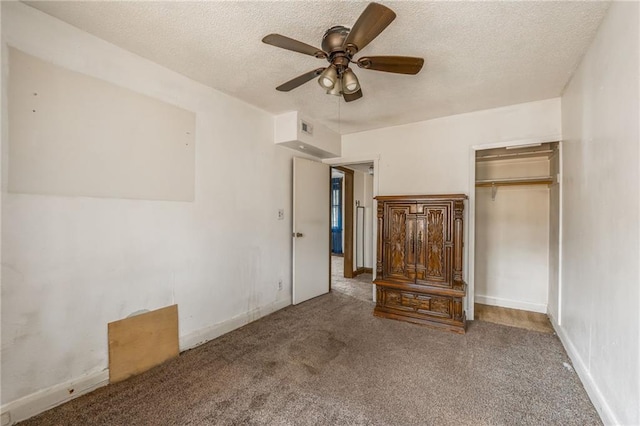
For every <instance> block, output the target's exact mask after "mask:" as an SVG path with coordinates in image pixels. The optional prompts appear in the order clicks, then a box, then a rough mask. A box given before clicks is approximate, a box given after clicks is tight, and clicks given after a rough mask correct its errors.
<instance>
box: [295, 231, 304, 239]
mask: <svg viewBox="0 0 640 426" xmlns="http://www.w3.org/2000/svg"><path fill="white" fill-rule="evenodd" d="M303 236H304V235H302V233H300V232H294V233H293V237H294V238H299V237H303Z"/></svg>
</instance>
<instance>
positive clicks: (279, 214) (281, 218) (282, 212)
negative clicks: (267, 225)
mask: <svg viewBox="0 0 640 426" xmlns="http://www.w3.org/2000/svg"><path fill="white" fill-rule="evenodd" d="M278 220H284V209H278Z"/></svg>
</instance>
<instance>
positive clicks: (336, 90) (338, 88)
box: [327, 79, 342, 96]
mask: <svg viewBox="0 0 640 426" xmlns="http://www.w3.org/2000/svg"><path fill="white" fill-rule="evenodd" d="M327 95H334V96H340V95H342V80H341V79H338V80H337V81H336V84H334V85H333V88H331V89H330V90H327Z"/></svg>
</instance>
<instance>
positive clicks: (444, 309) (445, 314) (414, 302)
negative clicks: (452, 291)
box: [377, 287, 454, 319]
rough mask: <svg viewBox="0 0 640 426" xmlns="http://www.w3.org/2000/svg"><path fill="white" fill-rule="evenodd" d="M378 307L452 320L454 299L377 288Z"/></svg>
mask: <svg viewBox="0 0 640 426" xmlns="http://www.w3.org/2000/svg"><path fill="white" fill-rule="evenodd" d="M377 299H378V302H377V304H378V305H379V306H384V307H385V308H390V309H394V310H398V311H402V312H415V313H417V314H426V315H429V316H433V317H441V318H450V319H453V318H454V298H453V297H449V296H436V295H431V294H424V293H414V292H410V291H401V290H395V289H388V288H384V287H378V298H377Z"/></svg>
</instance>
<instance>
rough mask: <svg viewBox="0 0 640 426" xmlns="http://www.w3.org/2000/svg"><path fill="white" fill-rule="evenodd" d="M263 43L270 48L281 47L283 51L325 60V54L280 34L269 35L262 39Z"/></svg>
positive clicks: (320, 50)
mask: <svg viewBox="0 0 640 426" xmlns="http://www.w3.org/2000/svg"><path fill="white" fill-rule="evenodd" d="M262 42H263V43H266V44H270V45H272V46H276V47H281V48H283V49H287V50H292V51H294V52H299V53H304V54H305V55H311V56H315V57H316V58H326V57H327V54H326V53H325V52H324V51H322V49H318V48H317V47H313V46H310V45H308V44H306V43H303V42H301V41H298V40H294V39H292V38H289V37H285V36H283V35H280V34H269V35H268V36H265V37H264V38H263V39H262Z"/></svg>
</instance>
